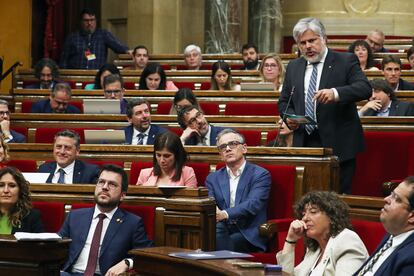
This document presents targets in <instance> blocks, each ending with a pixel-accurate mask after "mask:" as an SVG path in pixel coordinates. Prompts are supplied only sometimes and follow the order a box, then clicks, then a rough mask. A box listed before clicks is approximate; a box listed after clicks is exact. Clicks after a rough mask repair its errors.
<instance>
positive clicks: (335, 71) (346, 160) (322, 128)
mask: <svg viewBox="0 0 414 276" xmlns="http://www.w3.org/2000/svg"><path fill="white" fill-rule="evenodd" d="M293 37H294V38H295V40H296V43H297V44H298V46H299V49H300V51H301V53H302V57H301V58H298V59H294V60H292V61H290V62H289V64H288V66H287V69H286V76H285V81H284V83H283V90H282V93H281V97H280V99H279V111H280V114H284V113H288V114H296V115H308V116H310V117H311V118H313V119H314V121H316V122H317V125H306V126H305V125H299V124H297V123H295V122H294V121H293V120H291V119H289V118H288V119H287V124H288V126H289V128H290V129H292V130H294V131H295V132H294V136H293V146H295V147H326V148H333V151H334V154H335V155H337V156H338V157H339V161H340V190H339V192H341V193H350V192H351V183H352V176H353V174H354V171H355V156H356V154H357V153H358V152H360V151H362V150H363V149H364V138H363V132H362V126H361V122H360V120H359V117H358V113H357V109H356V106H355V102H358V101H361V100H365V99H368V98H369V97H370V96H371V86H370V85H369V82H368V80H367V78H366V77H365V75H364V73H363V72H362V71H361V68H360V66H359V62H358V59H357V57H356V56H355V55H353V54H351V53H337V52H333V51H331V50H329V49H328V48H327V47H326V32H325V27H324V26H323V24H322V23H321V22H320V21H319V20H318V19H316V18H303V19H301V20H299V22H298V23H297V24H296V25H295V27H294V29H293ZM290 98H291V101H289V99H290ZM288 103H289V105H288Z"/></svg>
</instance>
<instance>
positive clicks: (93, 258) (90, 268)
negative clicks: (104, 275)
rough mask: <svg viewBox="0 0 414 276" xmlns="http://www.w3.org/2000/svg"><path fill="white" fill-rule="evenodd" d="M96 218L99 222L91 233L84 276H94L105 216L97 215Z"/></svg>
mask: <svg viewBox="0 0 414 276" xmlns="http://www.w3.org/2000/svg"><path fill="white" fill-rule="evenodd" d="M98 218H99V221H98V224H97V225H96V228H95V232H94V233H93V238H92V243H91V249H90V251H89V257H88V264H87V265H86V269H85V273H84V275H85V276H93V275H94V274H95V270H96V264H97V263H98V252H99V246H100V244H101V234H102V226H103V220H104V219H105V218H106V215H105V214H102V213H101V214H99V215H98Z"/></svg>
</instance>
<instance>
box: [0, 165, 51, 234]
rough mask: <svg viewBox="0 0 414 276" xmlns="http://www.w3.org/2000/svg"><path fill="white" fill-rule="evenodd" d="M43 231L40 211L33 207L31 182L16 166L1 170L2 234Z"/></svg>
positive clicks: (0, 204) (0, 217)
mask: <svg viewBox="0 0 414 276" xmlns="http://www.w3.org/2000/svg"><path fill="white" fill-rule="evenodd" d="M15 232H33V233H39V232H43V225H42V221H41V220H40V213H39V211H37V210H35V209H32V203H31V201H30V192H29V182H27V181H26V179H25V178H24V176H23V175H22V174H21V172H19V171H18V170H17V169H16V168H13V167H5V168H3V169H1V170H0V234H14V233H15Z"/></svg>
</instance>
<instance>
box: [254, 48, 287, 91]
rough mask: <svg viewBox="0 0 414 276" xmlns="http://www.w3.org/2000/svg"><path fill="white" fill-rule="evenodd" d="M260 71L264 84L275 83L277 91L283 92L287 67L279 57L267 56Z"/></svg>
mask: <svg viewBox="0 0 414 276" xmlns="http://www.w3.org/2000/svg"><path fill="white" fill-rule="evenodd" d="M259 71H260V75H261V76H262V81H263V82H271V83H273V84H274V87H275V91H281V90H282V84H283V78H284V75H285V67H284V66H283V63H282V60H281V59H280V57H279V56H278V55H276V54H273V53H272V54H268V55H266V56H265V57H264V58H263V60H262V63H261V64H260V68H259Z"/></svg>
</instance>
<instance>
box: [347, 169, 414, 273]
mask: <svg viewBox="0 0 414 276" xmlns="http://www.w3.org/2000/svg"><path fill="white" fill-rule="evenodd" d="M384 200H385V205H384V208H382V210H381V215H380V220H381V223H382V225H383V226H384V228H385V230H386V231H387V232H388V233H387V234H386V235H385V237H384V239H383V240H382V242H381V243H380V245H379V246H378V247H377V249H376V250H375V252H374V253H372V255H371V257H370V258H368V260H367V261H366V262H365V264H364V265H363V266H362V267H361V268H360V269H359V270H358V271H357V272H356V273H355V274H354V275H355V276H356V275H358V276H362V275H366V276H368V275H374V276H380V275H398V276H412V275H414V176H409V177H407V178H406V179H404V181H403V182H401V183H400V184H399V185H398V186H397V187H396V188H395V189H394V191H393V192H391V195H389V196H387V197H386V198H385V199H384Z"/></svg>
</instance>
